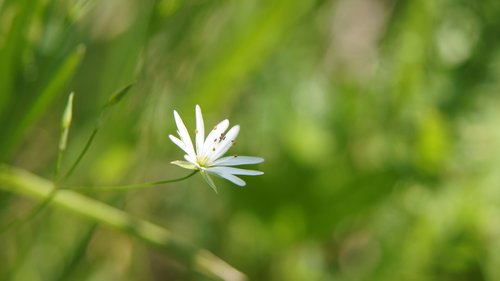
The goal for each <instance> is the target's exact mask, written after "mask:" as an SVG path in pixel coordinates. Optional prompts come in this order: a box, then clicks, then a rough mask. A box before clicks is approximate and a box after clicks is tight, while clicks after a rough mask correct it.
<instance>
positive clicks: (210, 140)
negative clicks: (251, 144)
mask: <svg viewBox="0 0 500 281" xmlns="http://www.w3.org/2000/svg"><path fill="white" fill-rule="evenodd" d="M227 127H229V121H228V120H227V119H225V120H223V121H222V122H220V123H219V124H217V125H216V126H215V127H214V129H213V130H212V131H211V132H210V134H208V136H207V138H206V139H205V143H204V144H203V153H202V154H201V155H199V156H200V157H201V158H203V157H205V156H208V155H209V154H210V153H213V149H214V148H215V145H216V144H217V143H218V141H219V138H220V136H221V135H222V134H223V133H224V132H225V131H226V130H227Z"/></svg>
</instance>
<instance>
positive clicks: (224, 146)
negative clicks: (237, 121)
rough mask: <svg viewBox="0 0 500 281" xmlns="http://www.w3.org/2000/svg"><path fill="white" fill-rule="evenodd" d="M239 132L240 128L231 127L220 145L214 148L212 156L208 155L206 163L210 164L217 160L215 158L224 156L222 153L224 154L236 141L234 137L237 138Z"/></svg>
mask: <svg viewBox="0 0 500 281" xmlns="http://www.w3.org/2000/svg"><path fill="white" fill-rule="evenodd" d="M239 132H240V126H238V125H236V126H233V127H232V128H231V129H230V130H229V131H228V132H227V134H226V135H225V136H224V137H223V138H222V140H221V141H220V143H219V144H218V145H217V146H216V147H215V151H213V153H212V154H209V155H210V156H209V157H208V163H211V162H212V161H214V160H217V158H219V157H221V156H222V155H224V153H226V152H227V151H228V150H229V148H231V146H232V145H233V143H234V142H235V141H236V137H237V136H238V133H239Z"/></svg>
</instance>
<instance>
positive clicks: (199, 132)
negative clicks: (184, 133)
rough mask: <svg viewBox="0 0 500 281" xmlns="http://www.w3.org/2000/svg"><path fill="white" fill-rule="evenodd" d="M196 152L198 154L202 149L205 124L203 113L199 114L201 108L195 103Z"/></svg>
mask: <svg viewBox="0 0 500 281" xmlns="http://www.w3.org/2000/svg"><path fill="white" fill-rule="evenodd" d="M195 139H196V154H197V155H200V154H201V152H202V150H203V144H204V142H205V125H204V123H203V115H201V108H200V106H199V105H196V136H195Z"/></svg>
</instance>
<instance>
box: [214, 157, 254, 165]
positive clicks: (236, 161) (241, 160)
mask: <svg viewBox="0 0 500 281" xmlns="http://www.w3.org/2000/svg"><path fill="white" fill-rule="evenodd" d="M262 162H264V158H260V157H253V156H236V155H235V156H227V157H223V158H220V159H217V160H215V161H214V162H213V163H212V165H214V166H237V165H249V164H258V163H262Z"/></svg>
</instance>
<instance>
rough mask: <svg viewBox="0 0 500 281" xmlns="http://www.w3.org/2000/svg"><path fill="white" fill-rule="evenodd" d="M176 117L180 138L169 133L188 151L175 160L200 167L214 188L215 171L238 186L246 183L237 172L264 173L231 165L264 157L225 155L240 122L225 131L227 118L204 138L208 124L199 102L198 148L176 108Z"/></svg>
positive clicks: (196, 132) (246, 162) (197, 113)
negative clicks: (180, 158) (205, 121)
mask: <svg viewBox="0 0 500 281" xmlns="http://www.w3.org/2000/svg"><path fill="white" fill-rule="evenodd" d="M174 119H175V123H176V124H177V133H178V134H179V137H180V139H179V138H177V137H175V136H172V135H169V137H170V139H171V140H172V142H173V143H175V144H176V145H177V146H178V147H180V148H181V149H182V150H183V151H184V152H185V153H186V155H184V159H186V161H173V162H172V164H175V165H177V166H180V167H182V168H186V169H190V170H199V171H200V173H201V175H202V176H203V178H204V179H205V180H206V181H207V183H208V184H209V185H210V186H211V187H212V188H213V189H214V190H215V192H217V187H216V186H215V184H214V182H213V180H212V179H211V178H210V175H216V176H219V177H222V178H225V179H227V180H229V181H231V182H233V183H235V184H237V185H239V186H244V185H245V184H246V183H245V182H244V181H243V180H242V179H240V178H239V177H237V176H236V175H248V176H257V175H262V174H264V173H263V172H261V171H255V170H246V169H240V168H234V167H230V166H238V165H245V164H257V163H261V162H263V161H264V159H263V158H260V157H252V156H236V155H234V156H227V157H222V156H223V155H224V154H225V153H226V152H227V151H228V150H229V148H231V146H232V145H233V144H234V142H235V140H236V137H237V136H238V132H239V131H240V126H238V125H235V126H233V127H232V128H231V129H229V131H228V132H227V133H225V132H226V130H227V128H228V127H229V121H228V120H227V119H225V120H223V121H222V122H220V123H219V124H217V125H216V126H215V127H214V128H213V130H212V131H211V132H210V133H209V134H208V136H207V138H206V139H205V126H204V124H203V117H202V115H201V109H200V106H198V105H196V131H195V135H196V136H195V143H196V150H195V148H194V147H193V143H192V141H191V137H190V136H189V133H188V131H187V129H186V126H184V123H183V122H182V119H181V117H180V116H179V114H178V113H177V111H175V110H174ZM221 157H222V158H221Z"/></svg>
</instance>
